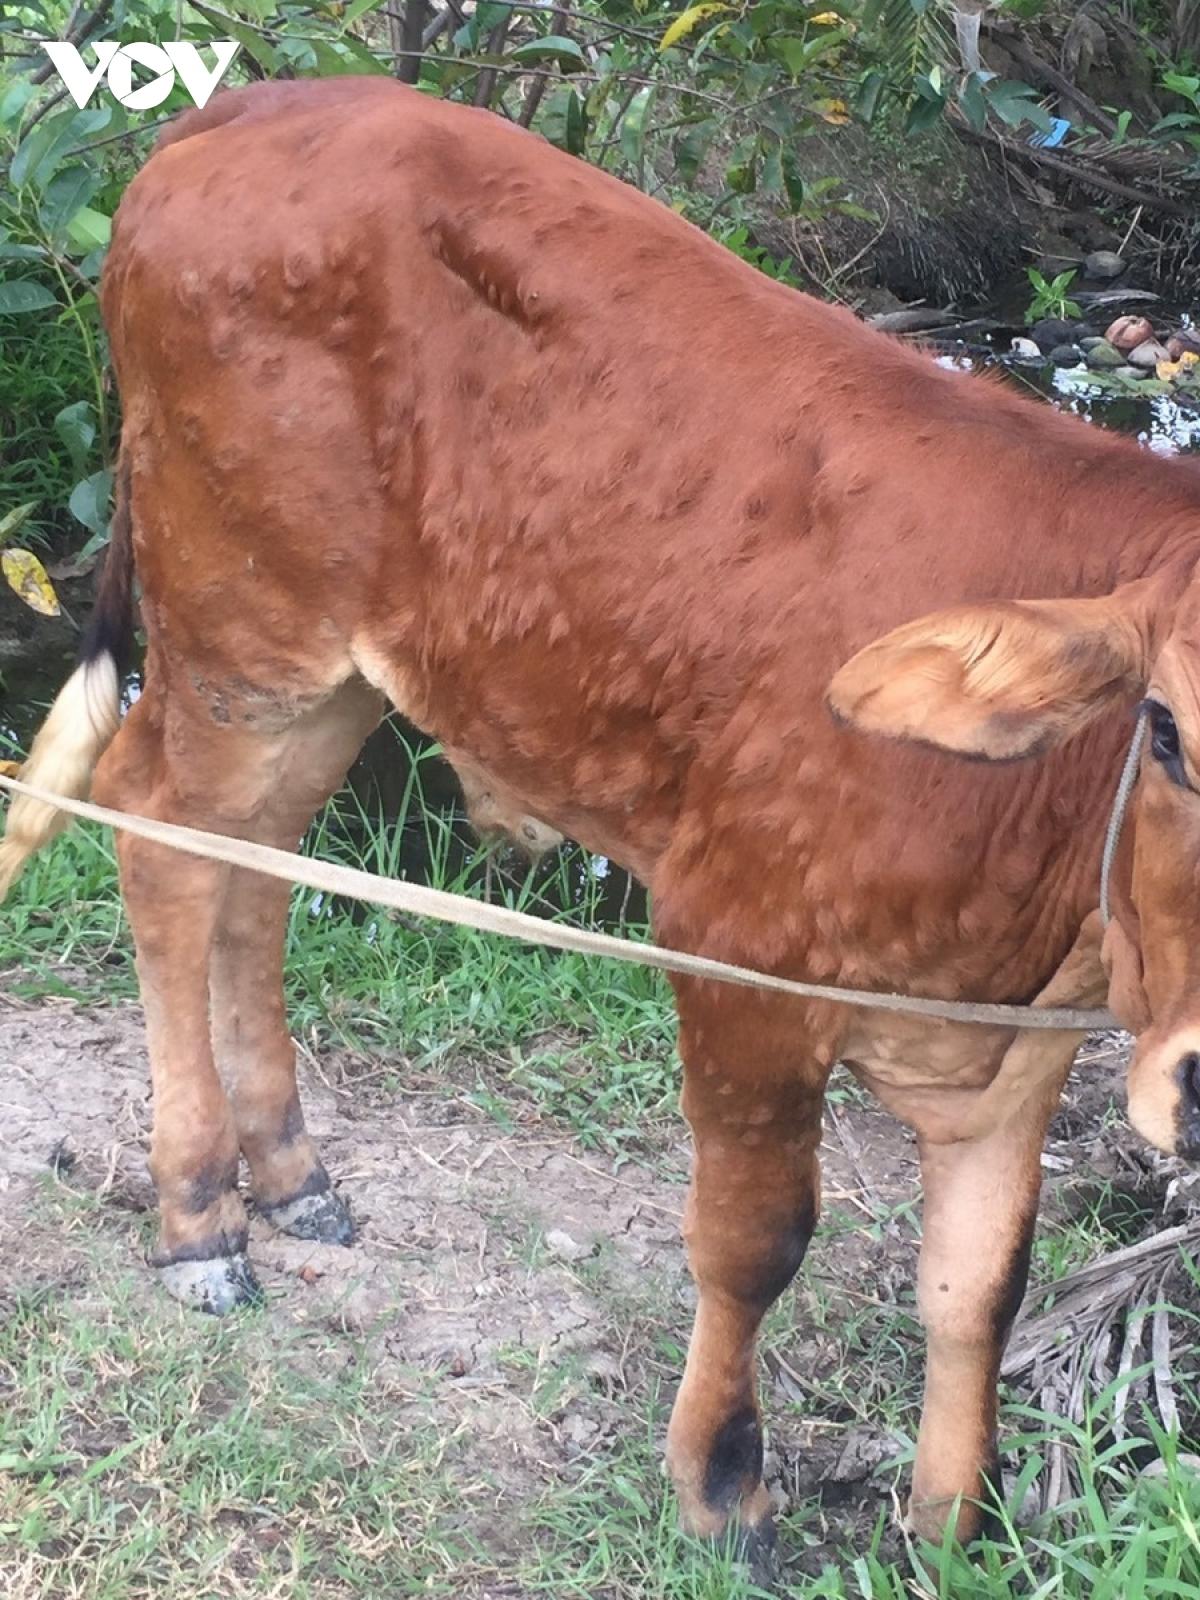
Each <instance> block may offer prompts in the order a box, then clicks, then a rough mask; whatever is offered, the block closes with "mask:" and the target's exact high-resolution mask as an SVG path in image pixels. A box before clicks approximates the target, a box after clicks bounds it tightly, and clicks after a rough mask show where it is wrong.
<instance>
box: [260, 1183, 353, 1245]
mask: <svg viewBox="0 0 1200 1600" xmlns="http://www.w3.org/2000/svg"><path fill="white" fill-rule="evenodd" d="M259 1209H260V1210H261V1212H262V1214H263V1216H264V1217H265V1218H266V1220H267V1221H268V1222H269V1223H270V1224H271V1226H272V1227H274V1228H278V1229H279V1230H280V1231H281V1232H282V1233H290V1234H291V1235H292V1237H293V1238H295V1239H312V1240H315V1241H316V1242H317V1243H318V1244H346V1245H348V1244H353V1243H354V1218H353V1217H352V1216H351V1215H350V1208H349V1206H348V1205H347V1204H346V1202H345V1201H344V1200H343V1199H342V1198H341V1196H340V1195H339V1194H338V1193H337V1191H336V1190H334V1189H322V1190H321V1192H320V1193H319V1194H302V1195H299V1196H298V1197H297V1198H296V1199H295V1200H284V1201H281V1202H280V1203H279V1204H278V1205H273V1206H260V1208H259Z"/></svg>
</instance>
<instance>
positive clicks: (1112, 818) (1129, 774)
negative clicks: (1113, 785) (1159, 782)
mask: <svg viewBox="0 0 1200 1600" xmlns="http://www.w3.org/2000/svg"><path fill="white" fill-rule="evenodd" d="M1149 721H1150V717H1149V713H1148V712H1146V711H1139V712H1138V719H1137V722H1136V724H1135V725H1134V729H1133V738H1132V739H1131V740H1130V741H1129V753H1128V755H1127V756H1126V757H1125V765H1124V766H1123V767H1122V768H1121V781H1120V783H1118V784H1117V792H1116V795H1115V796H1114V798H1113V804H1112V811H1111V812H1110V813H1109V817H1108V832H1107V833H1106V834H1105V835H1104V855H1103V857H1102V858H1101V861H1100V921H1101V922H1102V923H1103V924H1104V926H1105V927H1106V928H1107V927H1108V925H1109V923H1110V922H1111V921H1112V905H1111V903H1110V900H1109V893H1108V890H1109V882H1110V880H1111V878H1112V869H1113V862H1114V861H1115V860H1116V858H1117V846H1118V845H1119V844H1120V842H1121V829H1122V828H1123V827H1124V826H1125V813H1126V811H1127V810H1128V809H1129V797H1130V795H1131V794H1132V793H1133V786H1134V784H1135V783H1136V782H1137V778H1138V771H1139V769H1140V767H1141V764H1142V746H1143V745H1144V744H1145V742H1146V728H1147V726H1148V725H1149Z"/></svg>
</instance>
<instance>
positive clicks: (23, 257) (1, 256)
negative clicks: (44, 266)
mask: <svg viewBox="0 0 1200 1600" xmlns="http://www.w3.org/2000/svg"><path fill="white" fill-rule="evenodd" d="M45 259H46V252H45V251H44V250H43V249H42V247H41V245H38V244H11V243H10V242H9V241H8V240H7V239H0V261H44V260H45Z"/></svg>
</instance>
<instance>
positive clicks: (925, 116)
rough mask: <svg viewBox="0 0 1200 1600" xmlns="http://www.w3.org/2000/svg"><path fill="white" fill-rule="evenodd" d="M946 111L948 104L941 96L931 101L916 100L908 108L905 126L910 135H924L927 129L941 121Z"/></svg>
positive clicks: (936, 96)
mask: <svg viewBox="0 0 1200 1600" xmlns="http://www.w3.org/2000/svg"><path fill="white" fill-rule="evenodd" d="M945 109H946V102H945V101H944V100H943V99H942V97H941V96H940V95H935V96H934V97H933V99H931V100H926V99H918V100H914V101H913V103H912V105H911V106H910V107H909V108H908V117H907V120H906V121H905V124H904V126H905V128H906V130H907V131H908V132H909V133H924V132H925V130H926V129H927V128H932V127H933V126H934V124H935V123H937V122H939V121H940V120H941V117H942V113H943V112H944V111H945Z"/></svg>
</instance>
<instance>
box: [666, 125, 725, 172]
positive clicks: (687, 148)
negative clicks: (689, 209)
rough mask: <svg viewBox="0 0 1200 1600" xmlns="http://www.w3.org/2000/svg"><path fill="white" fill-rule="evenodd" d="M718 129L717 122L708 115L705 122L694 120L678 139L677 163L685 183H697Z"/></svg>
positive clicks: (676, 146) (676, 149) (676, 145)
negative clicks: (697, 176) (698, 175)
mask: <svg viewBox="0 0 1200 1600" xmlns="http://www.w3.org/2000/svg"><path fill="white" fill-rule="evenodd" d="M716 131H717V125H716V123H715V122H714V121H713V120H712V118H711V117H706V118H705V119H704V121H703V122H693V123H692V124H691V126H690V127H688V128H685V129H684V131H683V132H682V133H681V134H680V136H679V138H678V139H676V141H675V165H676V167H677V169H678V171H679V176H680V177H681V178H682V179H683V181H684V183H688V184H691V183H695V181H696V175H697V173H698V172H699V171H700V167H701V164H702V163H703V161H704V157H705V156H706V155H707V153H708V147H709V145H710V144H712V141H713V135H714V134H715V133H716Z"/></svg>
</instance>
